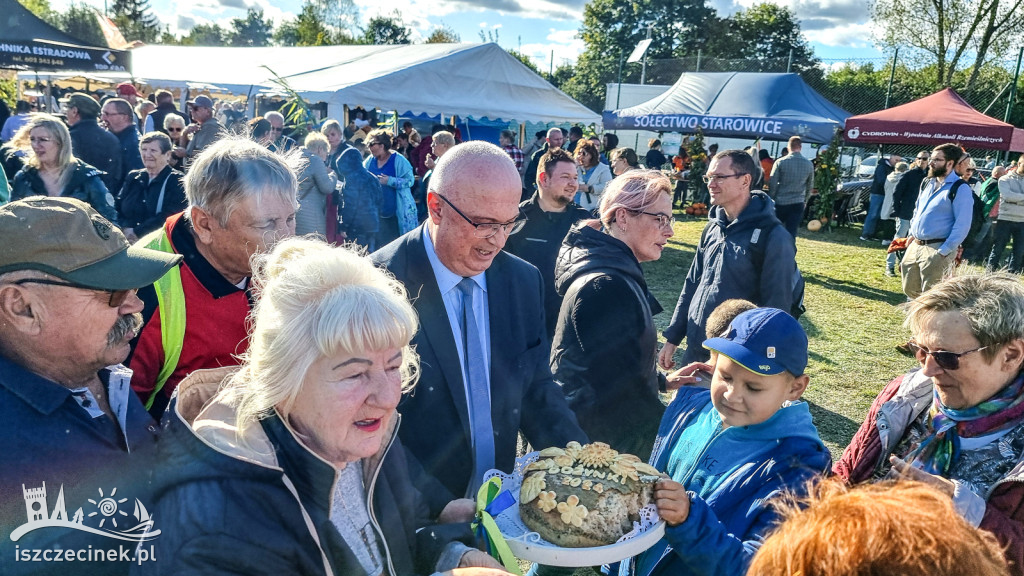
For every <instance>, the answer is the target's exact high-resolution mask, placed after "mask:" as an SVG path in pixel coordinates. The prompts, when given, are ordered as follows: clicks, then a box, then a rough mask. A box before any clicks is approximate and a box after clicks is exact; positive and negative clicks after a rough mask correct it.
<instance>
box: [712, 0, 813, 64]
mask: <svg viewBox="0 0 1024 576" xmlns="http://www.w3.org/2000/svg"><path fill="white" fill-rule="evenodd" d="M726 23H727V24H728V41H726V42H719V43H718V46H717V51H716V54H715V56H716V57H719V58H743V59H746V60H748V61H751V62H755V63H760V64H761V65H760V66H759V67H758V68H757V71H773V72H774V71H777V70H778V65H777V62H780V61H785V60H786V59H787V58H789V56H790V53H791V51H792V56H793V67H792V71H793V72H800V73H805V74H806V73H808V72H812V73H814V74H815V75H816V76H818V77H820V76H821V72H820V68H819V65H820V64H821V61H820V60H818V59H817V58H815V56H814V50H812V49H811V47H810V46H809V45H808V44H807V41H806V40H804V39H803V36H802V34H801V30H800V21H799V20H797V18H796V15H795V14H793V11H792V10H791V9H789V8H787V7H785V6H779V5H777V4H770V3H767V2H764V3H762V4H755V5H754V6H751V7H750V8H748V9H746V10H740V11H739V12H737V13H735V14H733V15H732V16H730V17H729V18H728V19H726Z"/></svg>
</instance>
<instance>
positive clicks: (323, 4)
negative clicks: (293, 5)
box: [306, 0, 359, 44]
mask: <svg viewBox="0 0 1024 576" xmlns="http://www.w3.org/2000/svg"><path fill="white" fill-rule="evenodd" d="M306 4H307V5H309V6H310V7H311V8H312V14H313V15H314V16H316V18H317V19H318V20H319V21H320V22H322V23H323V25H324V26H326V27H327V28H328V29H330V30H331V31H332V34H334V37H335V38H336V39H341V38H352V36H353V34H354V33H355V32H356V31H357V30H358V23H359V9H358V8H357V7H356V5H355V2H354V1H353V0H306ZM338 43H339V44H350V43H351V42H338Z"/></svg>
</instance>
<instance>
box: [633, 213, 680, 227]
mask: <svg viewBox="0 0 1024 576" xmlns="http://www.w3.org/2000/svg"><path fill="white" fill-rule="evenodd" d="M630 212H633V213H634V214H646V215H648V216H654V218H655V219H657V221H658V226H659V227H661V228H667V229H669V230H671V229H672V226H674V225H675V223H676V217H675V216H669V215H668V214H665V213H664V212H644V211H643V210H630Z"/></svg>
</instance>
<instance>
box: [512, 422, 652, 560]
mask: <svg viewBox="0 0 1024 576" xmlns="http://www.w3.org/2000/svg"><path fill="white" fill-rule="evenodd" d="M658 476H659V474H658V471H657V469H655V468H654V467H652V466H649V465H647V464H644V463H643V462H641V461H640V459H639V458H637V457H636V456H633V455H632V454H619V453H618V452H616V451H615V450H612V449H611V447H609V446H608V445H607V444H604V443H602V442H595V443H593V444H587V445H586V446H580V444H579V443H578V442H570V443H569V444H568V445H567V446H566V447H565V448H564V449H562V448H548V449H546V450H542V451H541V452H540V457H539V458H538V459H537V461H536V462H533V463H532V464H530V465H529V466H527V468H526V471H525V472H524V474H523V484H522V487H521V488H520V490H519V515H520V517H522V519H523V523H524V524H526V526H527V527H529V528H530V530H533V531H534V532H536V533H538V534H540V535H541V537H542V538H544V539H545V540H547V541H548V542H550V543H552V544H556V545H558V546H562V547H566V548H583V547H592V546H604V545H607V544H612V543H614V542H615V541H617V540H618V539H619V538H621V537H622V536H623V535H624V534H626V533H628V532H629V531H631V530H632V529H633V522H634V521H637V520H639V518H640V509H641V508H643V507H644V506H646V505H647V504H648V503H649V502H651V501H652V499H653V491H654V482H655V481H656V480H657V479H658Z"/></svg>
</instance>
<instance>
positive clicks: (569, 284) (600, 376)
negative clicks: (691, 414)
mask: <svg viewBox="0 0 1024 576" xmlns="http://www.w3.org/2000/svg"><path fill="white" fill-rule="evenodd" d="M555 288H556V289H557V290H558V293H559V294H560V295H561V296H562V297H563V300H562V308H561V309H560V310H559V314H558V325H557V327H556V328H555V337H554V340H553V341H552V346H551V371H552V373H554V375H555V380H557V381H558V382H559V383H560V384H561V385H562V390H563V391H564V392H565V396H566V399H567V400H568V402H569V407H570V408H572V410H573V411H574V412H575V413H576V417H577V418H578V419H579V422H580V426H581V427H582V428H583V431H584V432H586V433H587V435H588V436H589V437H590V439H591V440H592V441H600V442H606V443H608V444H609V445H611V447H612V448H614V449H616V450H618V451H620V452H627V453H630V454H636V455H637V456H639V457H640V458H642V459H643V460H644V461H645V462H646V461H647V458H648V456H650V453H651V447H652V446H653V445H654V438H655V436H656V435H657V432H658V424H659V423H660V422H661V415H662V413H663V412H664V411H665V407H664V405H663V404H662V403H661V401H660V400H659V398H658V389H659V385H660V383H659V379H660V378H662V377H661V376H660V375H659V374H658V371H657V369H656V368H655V359H656V358H657V355H658V336H657V331H656V330H655V328H654V320H653V318H652V316H653V315H654V314H657V313H659V312H661V306H660V305H659V304H658V302H657V301H656V300H655V299H654V297H653V296H651V294H650V292H648V290H647V282H646V280H644V273H643V270H642V269H641V268H640V263H639V262H637V260H636V257H635V256H634V255H633V252H632V250H630V249H629V247H628V246H626V244H624V243H623V242H621V241H619V240H617V239H615V238H613V237H611V236H609V235H608V234H605V233H604V232H601V231H598V230H596V229H594V228H592V227H590V226H588V225H586V224H583V223H580V224H577V225H576V226H574V227H573V228H572V229H571V230H570V231H569V234H568V235H566V237H565V241H564V242H563V243H562V250H561V252H559V254H558V262H557V263H556V265H555Z"/></svg>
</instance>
